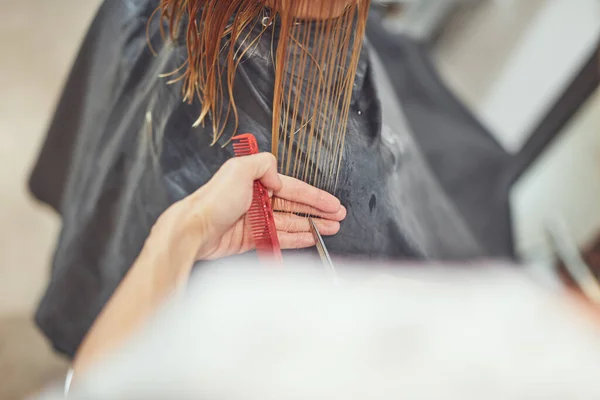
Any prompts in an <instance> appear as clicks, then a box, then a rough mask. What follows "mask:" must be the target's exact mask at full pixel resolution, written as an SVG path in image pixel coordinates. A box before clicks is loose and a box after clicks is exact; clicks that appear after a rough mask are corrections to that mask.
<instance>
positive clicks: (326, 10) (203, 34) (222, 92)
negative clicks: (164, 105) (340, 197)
mask: <svg viewBox="0 0 600 400" xmlns="http://www.w3.org/2000/svg"><path fill="white" fill-rule="evenodd" d="M341 2H343V3H344V4H341ZM369 3H370V0H349V1H346V0H322V1H320V2H318V1H316V0H161V6H160V12H161V14H162V19H163V20H165V21H166V22H167V25H168V29H169V32H168V34H169V35H170V37H171V38H173V39H176V38H179V39H181V37H182V36H181V35H183V36H184V37H185V44H186V46H187V53H188V54H187V61H186V62H185V64H184V65H182V66H181V67H180V68H178V69H177V70H176V71H174V72H173V73H172V74H169V75H170V76H174V75H176V77H175V78H174V79H173V81H179V80H183V98H184V100H185V101H187V102H192V101H193V100H194V99H195V98H197V99H199V100H200V102H201V112H200V115H199V117H198V120H197V121H196V123H195V124H194V126H198V125H200V124H204V123H205V122H206V121H207V120H210V121H211V123H212V127H213V142H212V144H213V145H214V144H215V143H217V141H218V140H219V139H220V138H221V137H222V136H223V134H224V132H225V130H226V126H230V125H227V123H228V121H230V120H233V122H234V129H233V130H234V132H231V134H232V136H233V134H235V133H236V132H235V131H236V130H237V127H238V111H237V108H236V103H235V98H234V96H233V86H234V79H235V74H236V69H237V67H238V65H239V64H240V62H241V61H242V59H243V58H244V56H245V55H246V54H247V53H248V51H249V50H251V49H252V47H253V45H254V44H256V43H257V41H258V39H259V38H260V35H261V34H262V33H264V32H265V31H266V30H267V29H277V36H278V40H277V45H276V51H275V54H273V60H274V65H275V87H274V98H273V123H272V148H271V151H272V153H273V154H274V155H275V156H276V157H277V158H278V160H279V168H280V172H281V173H284V174H286V175H290V176H294V177H296V178H299V179H302V180H304V181H306V182H309V183H311V184H313V185H316V186H320V187H323V188H329V189H333V187H334V186H335V181H337V171H338V170H339V166H340V164H341V160H342V154H343V148H344V142H345V133H346V127H347V122H348V112H349V109H350V101H351V97H352V89H353V84H354V79H355V76H356V69H357V66H358V61H359V57H360V51H361V45H362V38H363V36H364V30H365V26H366V20H367V15H368V10H369ZM316 17H318V19H317V18H316ZM257 27H258V28H259V29H258V31H259V32H260V33H259V34H258V35H256V29H255V28H257ZM163 33H164V34H166V33H167V32H163ZM303 164H304V167H301V165H303Z"/></svg>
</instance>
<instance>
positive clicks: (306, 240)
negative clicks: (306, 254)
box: [277, 232, 316, 250]
mask: <svg viewBox="0 0 600 400" xmlns="http://www.w3.org/2000/svg"><path fill="white" fill-rule="evenodd" d="M277 236H278V237H279V245H280V246H281V248H282V249H284V250H289V249H305V248H307V247H313V246H314V245H316V242H315V239H314V238H313V235H311V234H310V233H308V232H301V233H297V232H295V233H290V232H277Z"/></svg>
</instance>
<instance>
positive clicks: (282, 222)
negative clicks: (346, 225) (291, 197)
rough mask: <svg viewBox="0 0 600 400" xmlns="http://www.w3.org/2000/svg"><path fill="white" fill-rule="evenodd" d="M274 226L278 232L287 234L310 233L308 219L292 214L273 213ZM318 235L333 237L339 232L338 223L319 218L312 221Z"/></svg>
mask: <svg viewBox="0 0 600 400" xmlns="http://www.w3.org/2000/svg"><path fill="white" fill-rule="evenodd" d="M274 216H275V226H276V227H277V230H278V231H280V232H281V231H283V232H288V233H300V232H310V223H309V222H308V218H305V217H300V216H298V215H294V214H287V213H275V214H274ZM313 221H314V222H315V225H316V226H317V229H318V230H319V233H320V234H321V235H324V236H331V235H335V234H336V233H338V232H339V231H340V223H339V222H337V221H328V220H324V219H320V218H316V219H314V220H313Z"/></svg>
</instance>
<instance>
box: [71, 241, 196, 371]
mask: <svg viewBox="0 0 600 400" xmlns="http://www.w3.org/2000/svg"><path fill="white" fill-rule="evenodd" d="M158 236H159V237H157V238H152V237H151V238H150V239H149V240H148V242H147V243H146V245H145V246H144V249H143V250H142V252H141V253H140V256H139V257H138V259H137V260H136V262H135V263H134V264H133V266H132V267H131V269H130V271H129V272H128V274H127V275H126V276H125V278H124V280H123V282H122V283H121V284H120V285H119V287H118V288H117V290H116V291H115V293H114V294H113V296H112V297H111V299H110V300H109V302H108V303H107V305H106V306H105V308H104V309H103V310H102V312H101V313H100V315H99V316H98V318H97V319H96V321H95V322H94V325H93V326H92V328H91V329H90V331H89V333H88V335H87V336H86V338H85V340H84V341H83V343H82V344H81V346H80V348H79V350H78V352H77V356H76V358H75V364H74V371H75V373H76V374H79V373H81V372H82V371H85V370H86V369H87V368H88V367H89V366H90V365H92V364H93V363H94V362H96V361H97V360H98V359H99V358H100V357H101V356H102V355H104V354H106V353H107V352H110V351H112V350H115V349H116V348H118V347H119V346H120V345H122V344H123V342H125V341H126V340H127V339H128V338H129V337H130V336H131V335H132V334H133V333H135V332H136V331H137V330H138V329H139V328H140V327H141V326H142V325H143V324H144V323H145V322H146V321H147V320H148V319H149V318H150V317H151V316H152V315H153V314H154V312H155V311H156V309H157V308H158V307H159V306H160V305H161V304H162V303H163V302H164V301H165V299H166V298H167V297H168V296H169V295H170V294H171V293H173V292H174V291H175V290H177V289H178V286H180V285H181V284H182V283H183V282H184V281H185V278H186V277H187V276H188V275H189V271H190V270H191V267H192V265H193V262H194V256H195V254H194V252H193V249H192V248H190V249H189V250H188V249H182V248H180V249H178V251H177V252H173V251H172V249H171V248H170V246H168V245H167V244H166V243H163V241H164V240H167V238H163V237H162V236H161V235H158Z"/></svg>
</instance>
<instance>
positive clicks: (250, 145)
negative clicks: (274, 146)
mask: <svg viewBox="0 0 600 400" xmlns="http://www.w3.org/2000/svg"><path fill="white" fill-rule="evenodd" d="M232 141H233V152H234V153H235V155H236V157H241V156H249V155H252V154H258V143H257V142H256V138H255V137H254V135H253V134H251V133H245V134H243V135H238V136H234V137H233V138H232Z"/></svg>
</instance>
